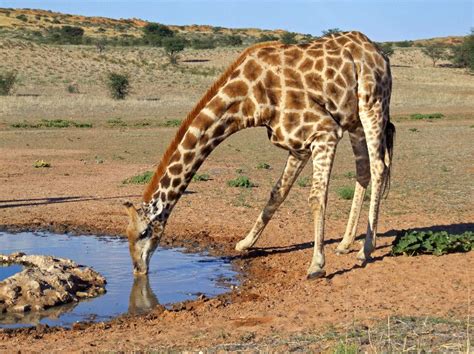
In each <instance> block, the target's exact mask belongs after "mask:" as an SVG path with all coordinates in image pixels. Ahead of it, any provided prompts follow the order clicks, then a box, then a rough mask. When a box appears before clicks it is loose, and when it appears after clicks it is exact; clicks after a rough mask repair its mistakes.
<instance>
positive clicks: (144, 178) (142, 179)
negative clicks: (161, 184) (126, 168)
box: [122, 171, 153, 184]
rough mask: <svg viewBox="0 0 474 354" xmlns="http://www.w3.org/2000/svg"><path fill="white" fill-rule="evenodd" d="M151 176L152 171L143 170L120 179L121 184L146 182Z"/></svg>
mask: <svg viewBox="0 0 474 354" xmlns="http://www.w3.org/2000/svg"><path fill="white" fill-rule="evenodd" d="M152 177H153V171H145V172H143V173H141V174H138V175H136V176H132V177H130V178H127V179H125V180H123V181H122V183H123V184H147V183H149V182H150V181H151V179H152Z"/></svg>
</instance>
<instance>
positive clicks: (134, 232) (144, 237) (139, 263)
mask: <svg viewBox="0 0 474 354" xmlns="http://www.w3.org/2000/svg"><path fill="white" fill-rule="evenodd" d="M124 206H125V208H126V210H127V213H128V215H129V217H130V221H129V224H128V227H127V237H128V248H129V250H130V256H131V257H132V263H133V273H134V274H135V275H139V274H147V273H148V266H149V263H150V258H151V256H152V255H153V252H155V250H156V247H157V246H158V241H159V240H160V238H161V235H162V234H163V230H164V225H163V224H162V223H161V222H158V223H156V225H153V224H152V222H151V220H150V219H149V218H148V217H147V216H146V213H145V211H144V210H143V208H139V209H136V208H135V207H134V206H133V204H132V203H130V202H126V203H125V204H124Z"/></svg>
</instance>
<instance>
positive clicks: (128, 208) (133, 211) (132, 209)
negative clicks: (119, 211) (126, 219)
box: [123, 202, 138, 221]
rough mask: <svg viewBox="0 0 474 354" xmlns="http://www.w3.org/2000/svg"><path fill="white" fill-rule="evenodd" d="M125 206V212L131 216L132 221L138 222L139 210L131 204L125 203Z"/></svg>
mask: <svg viewBox="0 0 474 354" xmlns="http://www.w3.org/2000/svg"><path fill="white" fill-rule="evenodd" d="M123 206H124V207H125V210H126V211H127V214H128V216H130V219H131V220H132V221H136V220H138V212H137V209H135V207H134V206H133V204H132V203H130V202H125V203H123Z"/></svg>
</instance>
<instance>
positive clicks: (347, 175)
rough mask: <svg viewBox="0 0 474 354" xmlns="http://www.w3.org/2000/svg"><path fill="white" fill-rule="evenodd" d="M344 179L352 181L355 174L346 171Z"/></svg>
mask: <svg viewBox="0 0 474 354" xmlns="http://www.w3.org/2000/svg"><path fill="white" fill-rule="evenodd" d="M344 177H346V178H349V179H353V178H355V177H356V174H355V173H354V172H352V171H348V172H346V173H344Z"/></svg>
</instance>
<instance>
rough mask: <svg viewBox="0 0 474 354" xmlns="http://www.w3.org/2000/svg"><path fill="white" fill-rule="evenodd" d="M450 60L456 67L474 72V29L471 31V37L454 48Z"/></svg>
mask: <svg viewBox="0 0 474 354" xmlns="http://www.w3.org/2000/svg"><path fill="white" fill-rule="evenodd" d="M450 60H451V61H452V62H453V63H454V65H456V66H459V67H461V68H468V69H469V70H471V71H474V29H472V30H471V34H470V35H468V36H466V37H464V41H463V43H462V44H461V45H458V46H456V47H454V48H453V54H452V56H451V57H450Z"/></svg>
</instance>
